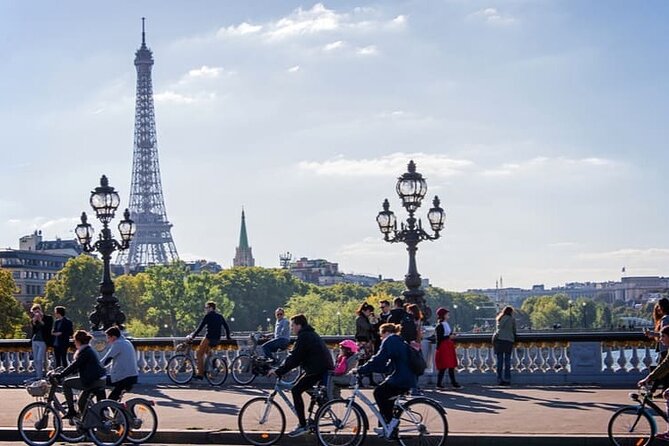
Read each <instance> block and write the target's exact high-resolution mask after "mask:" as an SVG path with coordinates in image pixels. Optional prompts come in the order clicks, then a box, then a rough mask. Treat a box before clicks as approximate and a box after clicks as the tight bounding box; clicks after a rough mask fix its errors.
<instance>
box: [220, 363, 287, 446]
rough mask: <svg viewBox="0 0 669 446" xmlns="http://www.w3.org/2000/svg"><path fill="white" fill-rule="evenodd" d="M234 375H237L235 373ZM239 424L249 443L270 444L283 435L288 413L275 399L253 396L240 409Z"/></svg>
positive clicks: (240, 430)
mask: <svg viewBox="0 0 669 446" xmlns="http://www.w3.org/2000/svg"><path fill="white" fill-rule="evenodd" d="M232 376H233V377H234V376H235V375H234V373H233V375H232ZM237 426H238V427H239V432H240V433H241V434H242V437H244V439H245V440H246V441H248V442H249V443H251V444H253V445H256V446H269V445H271V444H274V443H276V442H277V441H279V440H280V439H281V436H283V433H284V431H285V430H286V415H285V414H284V413H283V410H282V409H281V407H279V405H278V404H277V403H276V402H275V401H273V400H270V399H268V398H265V397H258V398H253V399H251V400H249V401H248V402H247V403H246V404H244V406H242V410H240V411H239V415H238V416H237Z"/></svg>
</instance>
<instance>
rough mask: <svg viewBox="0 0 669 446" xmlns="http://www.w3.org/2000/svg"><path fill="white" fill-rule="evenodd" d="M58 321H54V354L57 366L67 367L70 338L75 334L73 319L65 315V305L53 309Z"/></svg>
mask: <svg viewBox="0 0 669 446" xmlns="http://www.w3.org/2000/svg"><path fill="white" fill-rule="evenodd" d="M53 314H54V317H55V318H56V321H55V322H54V323H53V331H52V332H51V334H52V335H53V355H54V357H55V358H56V367H67V365H68V361H67V351H68V349H69V348H70V338H71V337H72V335H73V334H74V327H73V326H72V321H71V320H69V319H68V318H66V317H65V307H61V306H58V307H56V308H55V309H54V311H53Z"/></svg>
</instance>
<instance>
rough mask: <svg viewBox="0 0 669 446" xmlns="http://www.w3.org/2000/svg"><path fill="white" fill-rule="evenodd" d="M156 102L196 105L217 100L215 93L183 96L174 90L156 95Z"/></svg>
mask: <svg viewBox="0 0 669 446" xmlns="http://www.w3.org/2000/svg"><path fill="white" fill-rule="evenodd" d="M154 99H155V101H156V102H160V103H173V104H194V103H197V102H206V101H213V100H214V99H216V93H215V92H205V91H202V92H199V93H196V94H183V93H178V92H175V91H173V90H165V91H163V92H160V93H156V94H155V95H154Z"/></svg>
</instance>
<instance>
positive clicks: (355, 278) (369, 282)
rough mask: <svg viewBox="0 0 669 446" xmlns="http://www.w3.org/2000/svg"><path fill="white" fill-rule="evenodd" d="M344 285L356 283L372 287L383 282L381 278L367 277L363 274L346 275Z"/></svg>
mask: <svg viewBox="0 0 669 446" xmlns="http://www.w3.org/2000/svg"><path fill="white" fill-rule="evenodd" d="M342 277H343V279H344V283H355V284H357V285H362V286H368V287H372V286H374V285H376V284H377V283H379V282H381V280H382V278H381V276H378V277H375V276H365V275H362V274H344V275H343V276H342Z"/></svg>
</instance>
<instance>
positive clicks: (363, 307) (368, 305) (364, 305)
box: [355, 302, 374, 316]
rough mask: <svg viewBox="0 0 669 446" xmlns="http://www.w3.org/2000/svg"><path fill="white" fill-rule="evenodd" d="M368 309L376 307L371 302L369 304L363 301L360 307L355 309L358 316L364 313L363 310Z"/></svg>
mask: <svg viewBox="0 0 669 446" xmlns="http://www.w3.org/2000/svg"><path fill="white" fill-rule="evenodd" d="M367 310H372V311H374V307H373V306H371V305H370V304H368V303H367V302H363V303H362V304H361V305H360V306H359V307H358V309H357V310H355V314H357V315H358V316H360V315H362V312H363V311H367Z"/></svg>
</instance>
